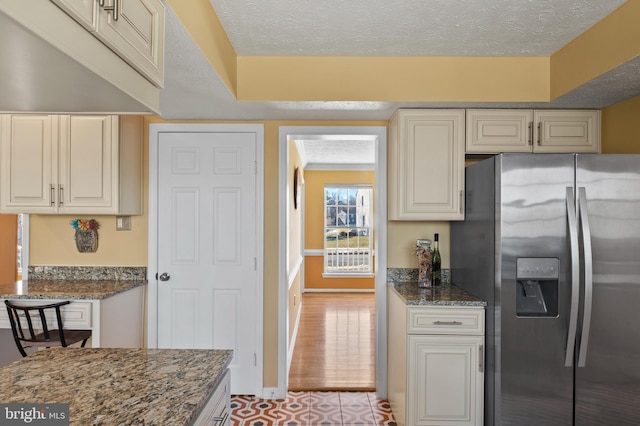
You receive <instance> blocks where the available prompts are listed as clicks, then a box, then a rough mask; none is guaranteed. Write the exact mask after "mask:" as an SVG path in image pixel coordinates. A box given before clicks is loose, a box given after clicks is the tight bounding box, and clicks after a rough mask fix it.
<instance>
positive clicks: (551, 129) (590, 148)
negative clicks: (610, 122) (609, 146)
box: [533, 110, 600, 152]
mask: <svg viewBox="0 0 640 426" xmlns="http://www.w3.org/2000/svg"><path fill="white" fill-rule="evenodd" d="M534 122H535V123H536V128H535V141H536V142H535V145H534V147H533V151H534V152H600V111H582V110H575V111H571V110H563V111H558V110H548V111H534Z"/></svg>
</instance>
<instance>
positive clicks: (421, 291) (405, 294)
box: [387, 281, 487, 306]
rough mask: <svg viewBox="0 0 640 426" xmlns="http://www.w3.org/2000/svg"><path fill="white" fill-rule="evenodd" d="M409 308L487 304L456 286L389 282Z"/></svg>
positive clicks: (390, 286)
mask: <svg viewBox="0 0 640 426" xmlns="http://www.w3.org/2000/svg"><path fill="white" fill-rule="evenodd" d="M387 285H388V286H389V288H391V289H393V291H395V292H396V293H397V294H398V295H399V296H400V297H401V298H402V300H404V302H405V303H406V304H407V305H408V306H486V305H487V303H486V302H485V301H483V300H482V299H479V298H477V297H476V296H474V295H472V294H471V293H469V292H467V291H465V290H463V289H461V288H460V287H458V286H456V285H455V284H441V285H439V286H436V287H427V288H420V287H418V283H417V282H415V281H413V282H388V283H387Z"/></svg>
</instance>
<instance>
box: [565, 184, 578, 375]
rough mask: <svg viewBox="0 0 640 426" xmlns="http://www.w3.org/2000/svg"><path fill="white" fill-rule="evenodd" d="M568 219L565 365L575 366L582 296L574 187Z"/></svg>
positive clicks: (568, 203)
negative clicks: (568, 291)
mask: <svg viewBox="0 0 640 426" xmlns="http://www.w3.org/2000/svg"><path fill="white" fill-rule="evenodd" d="M566 197H567V220H568V222H569V247H570V250H571V310H570V312H569V333H568V334H567V353H566V357H565V361H564V365H565V367H571V366H573V357H574V349H575V342H576V329H577V326H578V302H579V296H580V288H579V286H580V258H579V249H578V221H577V215H576V202H575V197H574V194H573V188H572V187H567V193H566Z"/></svg>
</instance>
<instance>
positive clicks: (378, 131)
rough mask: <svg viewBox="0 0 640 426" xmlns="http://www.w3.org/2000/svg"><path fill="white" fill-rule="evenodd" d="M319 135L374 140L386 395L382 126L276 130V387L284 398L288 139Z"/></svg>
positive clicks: (379, 347) (380, 364)
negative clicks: (277, 235) (365, 136)
mask: <svg viewBox="0 0 640 426" xmlns="http://www.w3.org/2000/svg"><path fill="white" fill-rule="evenodd" d="M322 135H371V136H373V137H374V138H375V140H376V166H375V184H374V194H375V195H374V203H375V215H374V229H375V238H376V241H375V250H376V257H375V270H376V278H375V289H376V386H377V394H378V397H380V398H386V397H387V128H386V127H385V126H363V127H358V126H349V127H341V126H326V127H323V126H317V127H316V126H281V127H280V128H279V132H278V210H279V213H278V217H279V222H278V229H280V231H279V239H278V241H279V242H278V282H279V285H278V301H279V303H278V305H279V308H278V388H277V397H278V398H284V397H285V396H286V394H287V388H288V381H289V378H288V359H287V358H288V357H287V354H288V353H289V348H288V345H289V342H288V340H289V339H288V335H289V334H288V331H287V327H288V324H289V321H288V318H287V315H288V312H287V308H286V307H287V306H288V300H287V299H288V294H289V292H288V276H287V275H288V264H289V262H288V253H289V250H288V247H287V245H288V230H287V229H288V228H287V226H288V225H287V224H288V217H287V212H288V211H289V209H288V208H287V205H288V203H287V200H288V191H287V170H288V169H287V164H288V162H289V158H288V153H289V150H288V143H287V142H288V141H289V140H295V139H302V138H304V139H313V138H314V136H315V137H320V136H322Z"/></svg>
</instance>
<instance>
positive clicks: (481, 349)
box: [478, 345, 484, 373]
mask: <svg viewBox="0 0 640 426" xmlns="http://www.w3.org/2000/svg"><path fill="white" fill-rule="evenodd" d="M478 358H479V359H478V370H479V371H480V372H481V373H484V346H483V345H480V347H479V348H478Z"/></svg>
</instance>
